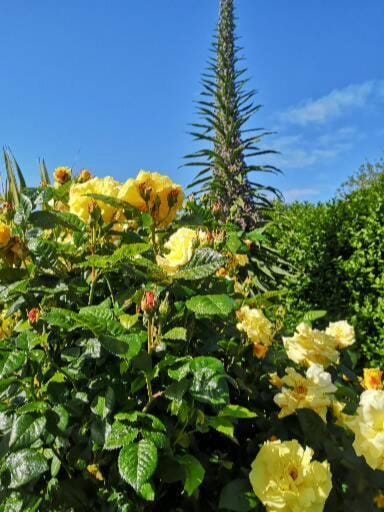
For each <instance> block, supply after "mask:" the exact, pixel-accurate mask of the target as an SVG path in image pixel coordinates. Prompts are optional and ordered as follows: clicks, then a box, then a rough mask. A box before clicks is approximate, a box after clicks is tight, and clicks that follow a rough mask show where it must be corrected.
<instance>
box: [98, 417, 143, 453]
mask: <svg viewBox="0 0 384 512" xmlns="http://www.w3.org/2000/svg"><path fill="white" fill-rule="evenodd" d="M138 434H139V429H137V428H135V427H131V426H129V425H125V424H124V423H120V422H119V421H116V422H115V423H114V424H113V425H112V427H111V430H110V432H109V433H108V435H107V438H106V440H105V444H104V449H105V450H115V449H116V448H121V447H122V446H124V445H128V444H130V443H132V442H133V441H134V440H135V439H136V437H137V436H138Z"/></svg>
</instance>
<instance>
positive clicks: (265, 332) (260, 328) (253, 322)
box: [236, 306, 273, 358]
mask: <svg viewBox="0 0 384 512" xmlns="http://www.w3.org/2000/svg"><path fill="white" fill-rule="evenodd" d="M236 315H237V318H238V320H239V322H238V323H237V325H236V327H237V329H238V330H239V331H241V332H245V334H246V336H247V338H248V340H249V341H250V343H252V344H253V347H254V354H255V356H256V357H259V358H262V357H265V355H266V354H267V352H268V348H269V347H270V346H271V345H272V342H273V325H272V323H271V322H270V321H269V320H268V318H267V317H266V316H265V315H264V313H263V311H262V310H261V309H254V308H250V307H249V306H242V307H241V308H240V309H239V310H238V311H237V313H236Z"/></svg>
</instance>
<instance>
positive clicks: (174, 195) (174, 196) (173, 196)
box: [167, 188, 179, 208]
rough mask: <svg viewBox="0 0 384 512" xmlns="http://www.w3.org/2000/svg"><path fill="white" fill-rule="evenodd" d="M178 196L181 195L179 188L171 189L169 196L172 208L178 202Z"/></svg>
mask: <svg viewBox="0 0 384 512" xmlns="http://www.w3.org/2000/svg"><path fill="white" fill-rule="evenodd" d="M178 197H179V190H178V189H177V188H174V189H173V190H171V191H170V192H169V194H168V198H167V199H168V206H169V208H172V207H173V206H175V204H177V200H178Z"/></svg>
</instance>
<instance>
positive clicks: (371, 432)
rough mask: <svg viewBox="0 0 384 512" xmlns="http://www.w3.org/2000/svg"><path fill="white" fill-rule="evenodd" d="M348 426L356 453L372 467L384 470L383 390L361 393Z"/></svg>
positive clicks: (370, 390)
mask: <svg viewBox="0 0 384 512" xmlns="http://www.w3.org/2000/svg"><path fill="white" fill-rule="evenodd" d="M350 428H351V430H352V431H353V433H354V434H355V440H354V442H353V448H354V449H355V452H356V454H357V455H359V456H363V457H364V458H365V460H366V462H367V464H368V465H369V466H371V468H372V469H380V470H381V471H384V391H382V390H375V389H369V390H367V391H364V392H363V393H362V394H361V396H360V404H359V407H358V408H357V411H356V415H355V417H354V418H353V421H351V422H350Z"/></svg>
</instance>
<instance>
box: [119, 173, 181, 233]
mask: <svg viewBox="0 0 384 512" xmlns="http://www.w3.org/2000/svg"><path fill="white" fill-rule="evenodd" d="M118 197H119V199H122V200H124V201H126V202H127V203H129V204H130V205H132V206H133V207H134V208H137V209H139V210H140V211H143V212H146V211H148V212H149V213H150V214H151V215H152V217H153V220H154V222H155V225H156V226H157V227H160V228H164V227H167V226H168V225H169V224H171V223H172V222H173V220H174V219H175V217H176V214H177V211H178V210H180V208H181V207H182V205H183V201H184V194H183V191H182V189H181V186H180V185H176V184H175V183H173V181H172V180H171V179H170V178H168V176H163V175H162V174H159V173H157V172H146V171H140V172H139V174H138V175H137V177H136V179H135V180H133V179H129V180H128V181H127V182H126V183H125V184H124V185H123V187H122V188H121V190H120V192H119V195H118Z"/></svg>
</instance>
